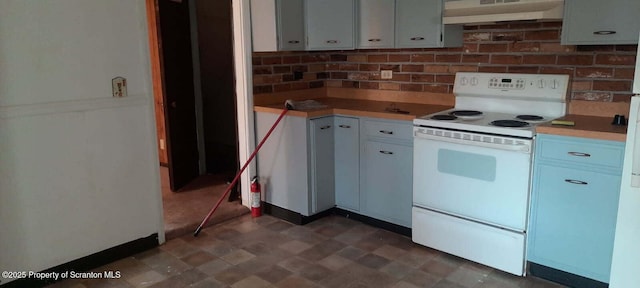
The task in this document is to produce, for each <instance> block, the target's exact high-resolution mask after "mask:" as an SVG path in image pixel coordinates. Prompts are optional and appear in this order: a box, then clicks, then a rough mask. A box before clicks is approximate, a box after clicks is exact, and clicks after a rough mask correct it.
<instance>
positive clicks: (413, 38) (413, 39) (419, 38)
mask: <svg viewBox="0 0 640 288" xmlns="http://www.w3.org/2000/svg"><path fill="white" fill-rule="evenodd" d="M422 40H424V37H412V38H411V41H422Z"/></svg>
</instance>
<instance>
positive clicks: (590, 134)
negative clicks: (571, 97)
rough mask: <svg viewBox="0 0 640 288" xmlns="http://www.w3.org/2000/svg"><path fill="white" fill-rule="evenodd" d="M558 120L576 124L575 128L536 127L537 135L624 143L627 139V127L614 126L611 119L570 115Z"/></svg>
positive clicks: (543, 125)
mask: <svg viewBox="0 0 640 288" xmlns="http://www.w3.org/2000/svg"><path fill="white" fill-rule="evenodd" d="M558 120H567V121H573V122H575V126H563V125H551V123H545V124H540V125H538V126H536V133H544V134H554V135H562V136H573V137H583V138H592V139H600V140H612V141H621V142H624V141H626V139H627V126H618V125H612V124H611V122H612V121H613V115H612V116H611V117H602V116H588V115H576V114H569V115H566V116H564V117H562V118H560V119H558Z"/></svg>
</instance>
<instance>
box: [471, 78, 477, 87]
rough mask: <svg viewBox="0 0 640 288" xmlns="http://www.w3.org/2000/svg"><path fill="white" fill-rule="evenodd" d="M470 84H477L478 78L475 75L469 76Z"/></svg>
mask: <svg viewBox="0 0 640 288" xmlns="http://www.w3.org/2000/svg"><path fill="white" fill-rule="evenodd" d="M471 85H472V86H476V85H478V78H476V77H472V78H471Z"/></svg>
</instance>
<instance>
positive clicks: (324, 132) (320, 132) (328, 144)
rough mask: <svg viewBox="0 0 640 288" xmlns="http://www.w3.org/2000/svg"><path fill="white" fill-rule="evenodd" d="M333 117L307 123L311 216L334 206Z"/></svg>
mask: <svg viewBox="0 0 640 288" xmlns="http://www.w3.org/2000/svg"><path fill="white" fill-rule="evenodd" d="M333 120H334V119H333V116H329V117H322V118H317V119H311V120H310V121H309V129H310V132H311V133H310V134H309V136H310V137H309V138H310V139H309V140H310V142H311V147H310V149H309V151H310V156H311V157H310V160H311V161H310V162H311V163H310V167H311V207H310V209H311V214H316V213H319V212H322V211H324V210H327V209H331V208H333V207H334V206H335V203H336V202H335V190H334V189H335V185H334V178H335V177H334V167H335V166H334V136H335V135H334V131H335V125H334V123H333Z"/></svg>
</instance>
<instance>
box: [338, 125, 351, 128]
mask: <svg viewBox="0 0 640 288" xmlns="http://www.w3.org/2000/svg"><path fill="white" fill-rule="evenodd" d="M338 127H340V128H351V126H349V125H338Z"/></svg>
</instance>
